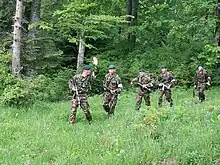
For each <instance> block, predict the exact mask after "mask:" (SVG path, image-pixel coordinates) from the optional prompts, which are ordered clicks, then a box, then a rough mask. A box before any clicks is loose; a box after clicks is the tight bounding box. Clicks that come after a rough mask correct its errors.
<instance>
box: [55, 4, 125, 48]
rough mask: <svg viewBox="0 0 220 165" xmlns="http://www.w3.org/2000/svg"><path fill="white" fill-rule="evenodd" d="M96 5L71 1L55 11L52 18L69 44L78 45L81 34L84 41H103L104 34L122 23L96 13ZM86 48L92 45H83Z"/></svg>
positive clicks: (117, 19)
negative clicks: (56, 20)
mask: <svg viewBox="0 0 220 165" xmlns="http://www.w3.org/2000/svg"><path fill="white" fill-rule="evenodd" d="M100 5H102V4H98V3H91V2H80V1H72V2H71V3H69V4H67V5H64V8H63V9H62V10H57V11H56V12H55V13H54V17H55V18H56V19H58V22H57V24H56V25H55V27H57V28H58V29H59V30H60V31H61V32H62V34H63V35H64V36H65V37H66V38H68V40H69V42H71V43H79V39H80V38H79V36H80V35H81V34H83V36H84V37H85V39H86V40H89V39H92V40H97V39H99V38H101V39H105V38H107V37H108V35H107V33H106V32H110V30H112V28H114V27H115V26H116V23H119V22H122V21H121V20H120V18H119V17H116V16H111V15H105V14H102V12H103V11H98V10H97V8H100ZM84 44H85V45H86V47H89V48H94V46H93V45H91V44H87V42H86V43H84Z"/></svg>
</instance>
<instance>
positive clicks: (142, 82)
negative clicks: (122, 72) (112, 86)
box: [131, 75, 154, 91]
mask: <svg viewBox="0 0 220 165" xmlns="http://www.w3.org/2000/svg"><path fill="white" fill-rule="evenodd" d="M131 82H132V83H134V82H135V83H137V85H138V86H139V88H140V89H141V90H142V91H143V90H145V89H147V88H151V87H153V84H154V81H153V79H151V77H150V76H148V75H144V76H140V75H139V76H137V77H136V78H134V79H133V80H132V81H131Z"/></svg>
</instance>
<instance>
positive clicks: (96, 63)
mask: <svg viewBox="0 0 220 165" xmlns="http://www.w3.org/2000/svg"><path fill="white" fill-rule="evenodd" d="M92 59H93V61H92V63H93V64H94V65H95V66H97V65H98V59H97V58H96V57H93V58H92Z"/></svg>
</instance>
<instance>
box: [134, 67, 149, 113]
mask: <svg viewBox="0 0 220 165" xmlns="http://www.w3.org/2000/svg"><path fill="white" fill-rule="evenodd" d="M134 82H135V83H137V85H138V87H139V88H138V95H137V102H136V106H135V110H139V109H140V107H141V102H142V97H144V100H145V104H146V105H147V106H150V93H151V90H152V87H153V80H152V79H151V78H150V76H148V75H147V74H146V73H145V70H144V69H141V70H140V71H139V75H138V77H136V78H134V79H133V80H132V81H131V85H132V84H133V83H134Z"/></svg>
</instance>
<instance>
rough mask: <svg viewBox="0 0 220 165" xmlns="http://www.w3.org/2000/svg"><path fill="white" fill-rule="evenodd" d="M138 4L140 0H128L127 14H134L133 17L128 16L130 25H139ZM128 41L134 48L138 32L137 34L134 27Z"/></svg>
mask: <svg viewBox="0 0 220 165" xmlns="http://www.w3.org/2000/svg"><path fill="white" fill-rule="evenodd" d="M138 4H139V0H127V1H126V12H127V15H132V16H133V18H131V17H127V21H128V27H130V26H136V25H137V16H138ZM128 42H129V44H130V48H133V47H134V46H135V42H136V34H135V31H134V29H132V32H129V33H128Z"/></svg>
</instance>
